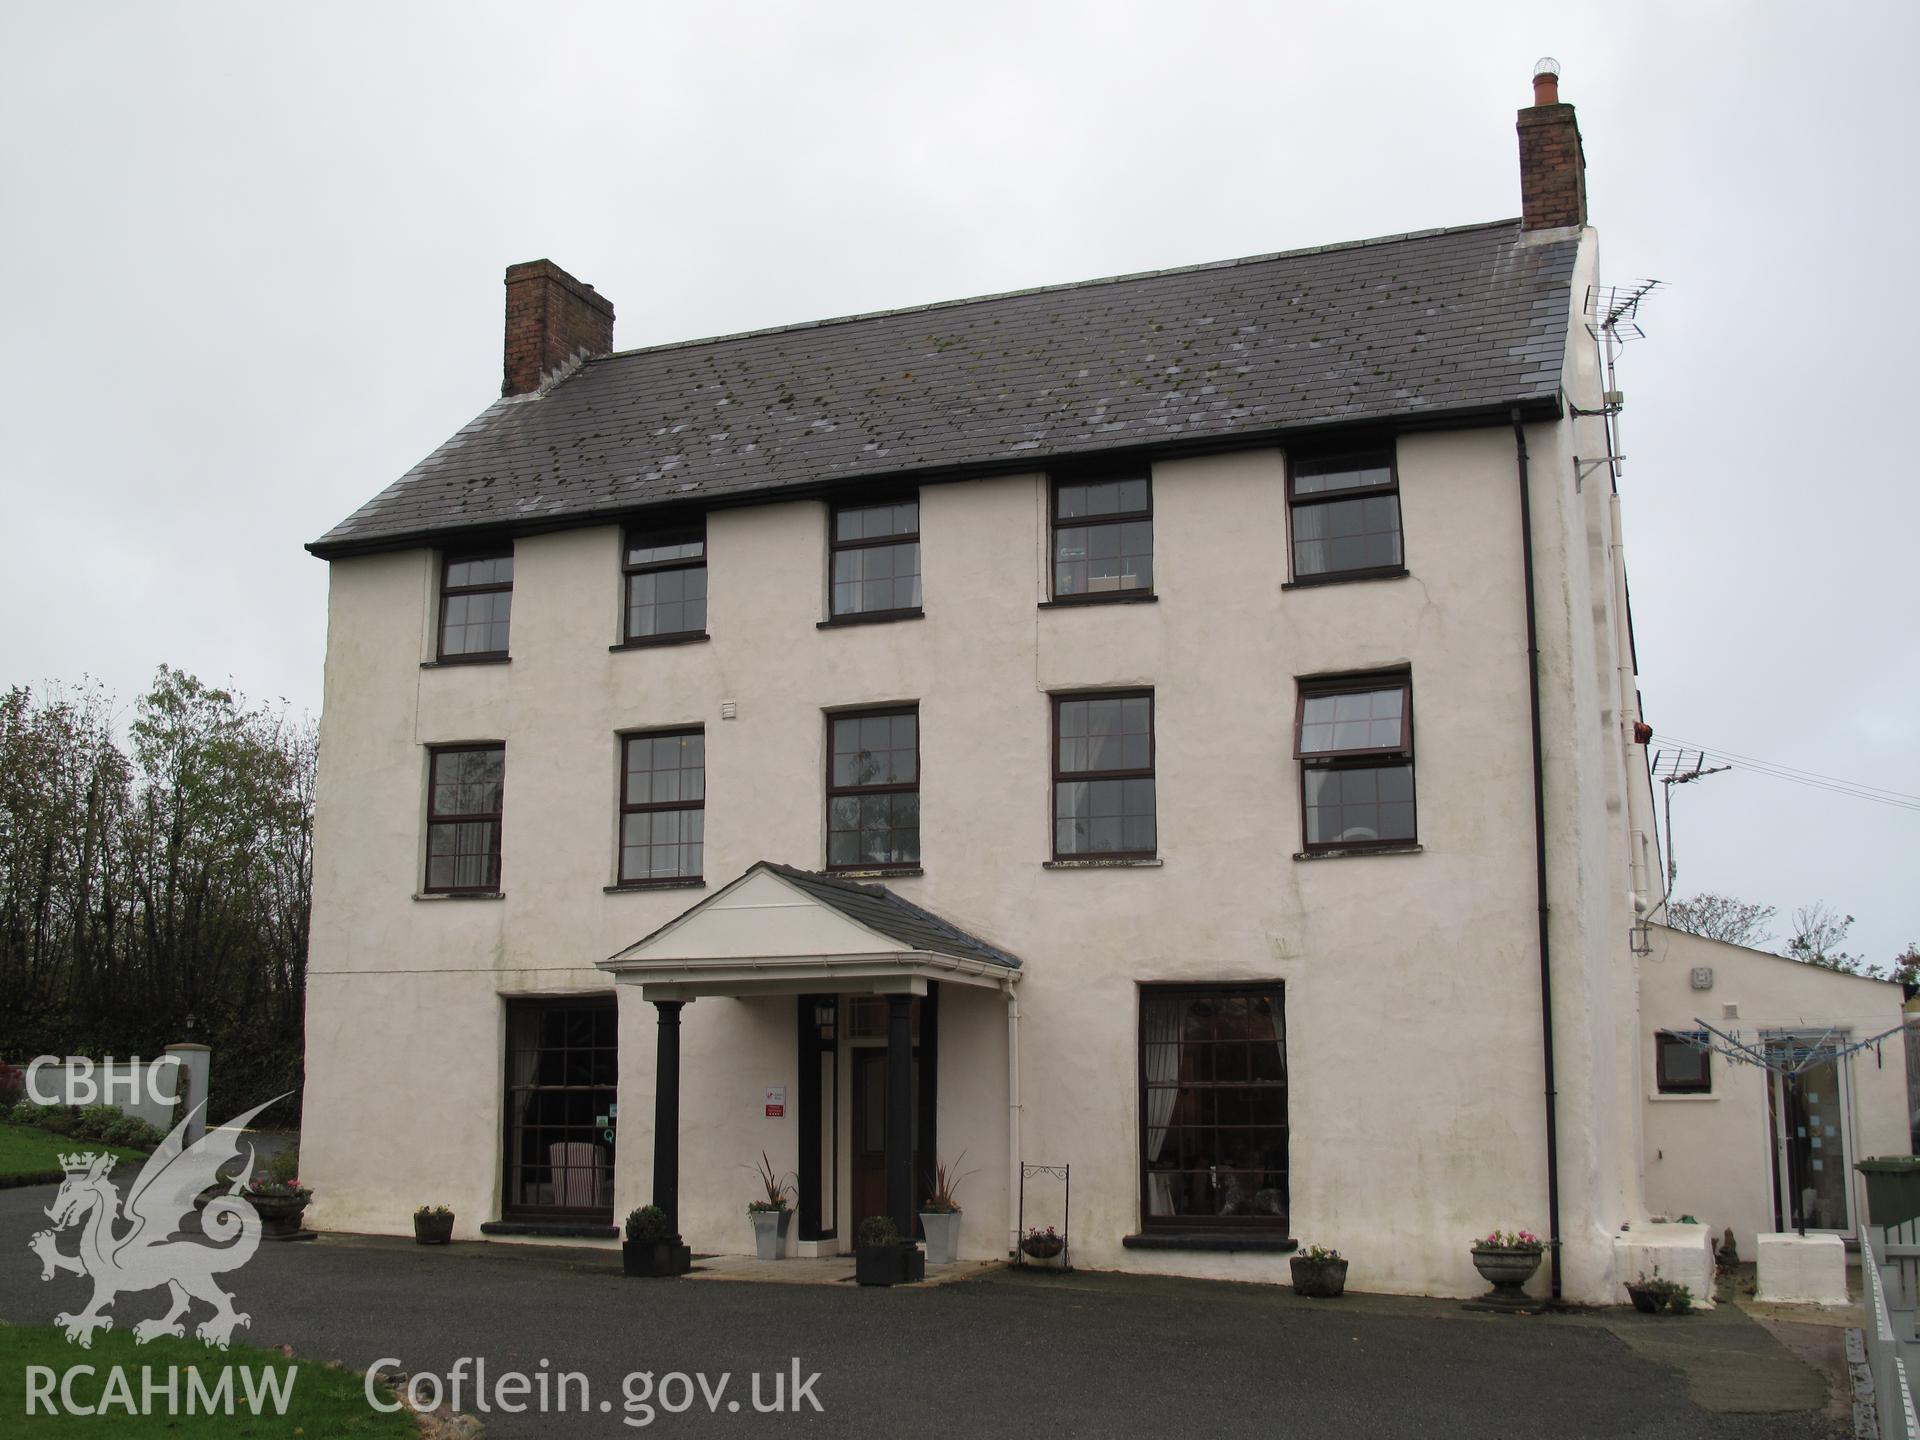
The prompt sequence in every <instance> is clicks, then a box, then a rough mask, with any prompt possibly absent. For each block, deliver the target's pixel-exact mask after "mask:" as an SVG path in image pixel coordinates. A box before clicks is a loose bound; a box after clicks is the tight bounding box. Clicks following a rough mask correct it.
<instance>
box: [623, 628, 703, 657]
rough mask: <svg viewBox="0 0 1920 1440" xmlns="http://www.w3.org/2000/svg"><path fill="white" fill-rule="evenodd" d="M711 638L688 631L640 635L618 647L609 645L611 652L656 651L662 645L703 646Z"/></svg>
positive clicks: (700, 631) (697, 632)
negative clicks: (676, 633) (680, 633)
mask: <svg viewBox="0 0 1920 1440" xmlns="http://www.w3.org/2000/svg"><path fill="white" fill-rule="evenodd" d="M712 638H713V637H712V636H711V635H709V634H707V632H706V631H704V630H690V631H688V632H687V633H686V634H684V635H642V636H639V637H638V638H636V639H633V640H622V641H621V642H620V643H619V644H618V645H609V646H607V649H608V650H609V651H611V652H615V653H617V652H619V651H621V650H657V649H659V648H660V647H661V646H663V645H704V644H706V643H707V642H708V641H709V640H711V639H712Z"/></svg>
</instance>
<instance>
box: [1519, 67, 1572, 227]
mask: <svg viewBox="0 0 1920 1440" xmlns="http://www.w3.org/2000/svg"><path fill="white" fill-rule="evenodd" d="M1518 128H1519V131H1520V228H1521V229H1523V230H1554V229H1558V228H1560V227H1561V226H1564V225H1584V224H1586V223H1587V158H1586V155H1585V154H1584V153H1583V152H1582V150H1581V149H1580V124H1579V122H1578V121H1577V120H1575V119H1574V115H1573V106H1571V105H1562V104H1561V103H1560V62H1559V61H1558V60H1553V59H1541V60H1538V61H1536V62H1534V67H1533V104H1532V105H1530V106H1528V107H1527V108H1526V109H1525V110H1522V111H1521V112H1520V124H1519V127H1518Z"/></svg>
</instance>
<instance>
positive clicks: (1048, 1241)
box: [1020, 1225, 1067, 1260]
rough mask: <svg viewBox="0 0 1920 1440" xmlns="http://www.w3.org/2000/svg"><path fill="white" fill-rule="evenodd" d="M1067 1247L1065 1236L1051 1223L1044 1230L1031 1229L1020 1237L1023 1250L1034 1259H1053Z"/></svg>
mask: <svg viewBox="0 0 1920 1440" xmlns="http://www.w3.org/2000/svg"><path fill="white" fill-rule="evenodd" d="M1066 1248H1067V1242H1066V1239H1065V1237H1064V1236H1062V1235H1061V1234H1060V1233H1059V1232H1058V1231H1056V1230H1055V1229H1054V1228H1053V1226H1051V1225H1049V1226H1047V1228H1046V1229H1044V1230H1041V1229H1038V1228H1035V1229H1031V1230H1029V1231H1027V1233H1026V1234H1024V1235H1022V1236H1021V1237H1020V1250H1021V1252H1022V1253H1023V1254H1025V1255H1027V1256H1029V1257H1030V1258H1032V1259H1034V1260H1051V1259H1053V1258H1054V1257H1055V1256H1056V1255H1058V1254H1059V1253H1060V1252H1061V1251H1062V1250H1064V1249H1066Z"/></svg>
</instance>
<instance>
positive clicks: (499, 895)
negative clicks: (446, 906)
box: [413, 890, 507, 900]
mask: <svg viewBox="0 0 1920 1440" xmlns="http://www.w3.org/2000/svg"><path fill="white" fill-rule="evenodd" d="M413 898H414V899H416V900H504V899H506V898H507V892H506V891H504V890H423V891H421V892H420V894H418V895H416V896H414V897H413Z"/></svg>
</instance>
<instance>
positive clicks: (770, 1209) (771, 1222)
mask: <svg viewBox="0 0 1920 1440" xmlns="http://www.w3.org/2000/svg"><path fill="white" fill-rule="evenodd" d="M747 1168H748V1169H753V1167H752V1166H748V1167H747ZM754 1174H755V1175H756V1176H757V1177H758V1178H759V1180H760V1184H761V1186H762V1188H764V1189H765V1191H766V1194H765V1195H764V1196H763V1197H762V1198H760V1199H758V1200H753V1201H749V1202H748V1204H747V1216H748V1218H749V1219H751V1220H752V1221H753V1250H754V1254H756V1255H758V1256H759V1257H760V1258H761V1259H762V1260H783V1259H785V1258H786V1254H787V1226H788V1225H790V1224H791V1223H792V1222H793V1211H792V1210H791V1209H789V1208H788V1206H787V1201H788V1199H789V1198H790V1197H791V1196H792V1194H793V1187H792V1186H791V1185H789V1184H787V1182H786V1181H785V1180H783V1179H781V1178H780V1176H778V1175H777V1174H775V1173H774V1169H773V1162H772V1161H771V1160H769V1159H767V1152H766V1151H764V1150H762V1151H761V1152H760V1168H759V1169H758V1170H755V1171H754Z"/></svg>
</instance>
